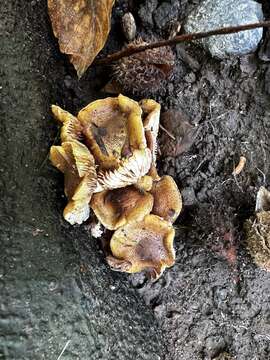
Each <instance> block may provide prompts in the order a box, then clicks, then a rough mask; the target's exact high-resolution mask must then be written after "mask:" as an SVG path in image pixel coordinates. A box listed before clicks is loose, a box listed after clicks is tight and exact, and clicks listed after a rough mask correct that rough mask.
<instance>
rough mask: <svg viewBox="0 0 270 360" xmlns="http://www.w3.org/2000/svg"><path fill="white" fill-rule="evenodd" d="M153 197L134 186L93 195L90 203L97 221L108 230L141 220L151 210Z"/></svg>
mask: <svg viewBox="0 0 270 360" xmlns="http://www.w3.org/2000/svg"><path fill="white" fill-rule="evenodd" d="M153 202H154V201H153V196H152V195H151V194H149V193H147V192H145V191H141V190H138V189H137V188H136V187H135V186H133V185H131V186H126V187H125V188H123V189H114V190H105V191H102V192H100V193H97V194H94V195H93V197H92V200H91V203H90V206H91V208H92V209H93V211H94V213H95V215H96V217H97V218H98V220H99V221H100V222H101V223H102V225H104V226H105V227H106V228H107V229H109V230H115V229H118V228H119V227H120V226H123V225H125V224H126V223H129V224H131V223H133V222H136V221H140V220H143V218H144V217H145V216H146V215H148V214H149V213H150V212H151V210H152V208H153Z"/></svg>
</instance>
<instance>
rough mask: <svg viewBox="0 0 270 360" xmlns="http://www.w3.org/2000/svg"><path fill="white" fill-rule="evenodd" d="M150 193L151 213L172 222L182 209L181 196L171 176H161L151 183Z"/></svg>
mask: <svg viewBox="0 0 270 360" xmlns="http://www.w3.org/2000/svg"><path fill="white" fill-rule="evenodd" d="M151 194H152V195H153V196H154V206H153V210H152V214H155V215H158V216H160V217H161V218H163V219H164V220H167V221H169V222H170V223H174V222H175V220H176V219H177V217H178V216H179V214H180V212H181V209H182V198H181V194H180V191H179V190H178V187H177V185H176V183H175V181H174V180H173V178H172V177H171V176H168V175H166V176H162V178H161V179H160V180H159V181H155V182H154V183H153V187H152V190H151Z"/></svg>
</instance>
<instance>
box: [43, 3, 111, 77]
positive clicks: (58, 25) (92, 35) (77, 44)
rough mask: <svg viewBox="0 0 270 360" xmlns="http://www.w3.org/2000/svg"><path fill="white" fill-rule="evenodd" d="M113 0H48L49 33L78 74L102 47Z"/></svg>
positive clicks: (108, 25) (80, 73)
mask: <svg viewBox="0 0 270 360" xmlns="http://www.w3.org/2000/svg"><path fill="white" fill-rule="evenodd" d="M113 4H114V0H48V10H49V15H50V18H51V22H52V27H53V32H54V35H55V37H57V38H58V41H59V46H60V50H61V52H63V53H65V54H68V55H69V56H70V61H71V62H72V64H73V65H74V67H75V69H76V71H77V74H78V76H79V77H81V76H82V75H83V73H84V72H85V71H86V69H87V68H88V66H89V65H91V63H92V62H93V60H94V59H95V57H96V56H97V54H98V53H99V52H100V50H101V49H102V48H103V46H104V44H105V41H106V39H107V36H108V34H109V31H110V26H111V12H112V7H113Z"/></svg>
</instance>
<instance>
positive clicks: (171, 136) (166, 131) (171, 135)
mask: <svg viewBox="0 0 270 360" xmlns="http://www.w3.org/2000/svg"><path fill="white" fill-rule="evenodd" d="M159 127H160V129H161V130H163V131H164V132H165V133H166V134H167V135H168V136H169V137H170V138H171V139H173V140H174V141H175V140H176V139H175V137H174V136H173V134H172V133H170V132H169V130H167V129H166V128H165V127H164V126H162V125H161V124H159Z"/></svg>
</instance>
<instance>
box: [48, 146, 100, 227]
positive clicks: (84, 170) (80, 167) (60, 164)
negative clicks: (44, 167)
mask: <svg viewBox="0 0 270 360" xmlns="http://www.w3.org/2000/svg"><path fill="white" fill-rule="evenodd" d="M50 159H51V162H52V163H53V165H54V166H55V167H57V168H58V169H59V170H60V171H61V172H62V173H64V178H65V195H66V196H67V198H68V200H69V202H68V204H67V206H66V208H65V209H64V218H65V219H66V220H67V221H68V222H69V223H70V224H81V223H82V222H83V221H85V220H86V219H87V218H88V217H89V202H90V200H91V197H92V194H93V192H94V190H95V188H96V186H97V174H96V169H95V161H94V158H93V156H92V155H91V153H90V152H89V150H88V149H87V147H86V146H85V145H83V144H81V143H80V142H78V141H76V140H75V141H70V142H64V143H63V144H62V145H61V146H52V147H51V150H50Z"/></svg>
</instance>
